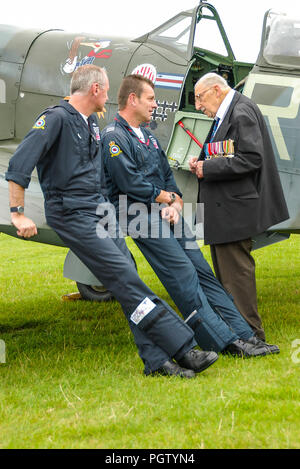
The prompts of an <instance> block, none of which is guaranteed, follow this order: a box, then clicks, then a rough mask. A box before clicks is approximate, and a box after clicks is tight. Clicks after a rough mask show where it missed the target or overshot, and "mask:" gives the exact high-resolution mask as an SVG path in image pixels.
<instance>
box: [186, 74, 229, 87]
mask: <svg viewBox="0 0 300 469" xmlns="http://www.w3.org/2000/svg"><path fill="white" fill-rule="evenodd" d="M200 84H201V85H202V84H204V85H205V86H207V87H210V86H214V85H219V86H220V88H221V89H227V88H230V86H229V85H228V83H227V81H226V80H225V79H224V78H223V77H221V76H220V75H218V74H217V73H207V74H206V75H203V76H202V77H201V78H200V80H198V81H197V83H196V85H195V89H196V88H197V87H198V86H199V85H200Z"/></svg>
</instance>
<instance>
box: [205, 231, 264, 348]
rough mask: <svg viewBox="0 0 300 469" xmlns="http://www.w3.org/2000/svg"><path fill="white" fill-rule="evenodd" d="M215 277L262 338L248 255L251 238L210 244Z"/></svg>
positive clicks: (254, 281) (254, 285)
mask: <svg viewBox="0 0 300 469" xmlns="http://www.w3.org/2000/svg"><path fill="white" fill-rule="evenodd" d="M210 250H211V257H212V261H213V265H214V269H215V274H216V277H217V279H218V280H219V281H220V282H221V284H222V285H223V287H224V288H225V290H227V291H228V293H230V294H231V295H232V296H233V299H234V302H235V304H236V306H237V308H238V310H239V311H240V313H241V314H242V316H243V317H244V318H245V320H246V321H247V322H248V324H249V325H250V327H251V328H252V329H253V331H254V332H255V333H256V334H257V336H258V337H259V338H260V339H262V340H265V332H264V329H263V326H262V320H261V318H260V316H259V314H258V308H257V294H256V279H255V261H254V259H253V257H252V255H251V250H252V240H251V239H246V240H242V241H238V242H234V243H226V244H215V245H212V246H211V247H210Z"/></svg>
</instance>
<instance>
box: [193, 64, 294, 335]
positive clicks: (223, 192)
mask: <svg viewBox="0 0 300 469" xmlns="http://www.w3.org/2000/svg"><path fill="white" fill-rule="evenodd" d="M195 100H196V109H197V110H198V111H202V112H203V113H204V114H206V115H207V116H208V117H213V118H214V122H213V124H212V127H211V130H210V132H209V134H208V136H207V139H206V142H205V145H204V149H203V151H202V152H201V155H200V158H199V160H198V159H197V158H193V159H191V161H190V169H191V171H192V172H194V173H195V174H196V175H197V177H198V178H199V193H198V202H199V203H203V204H204V239H205V243H206V244H210V246H211V255H212V259H213V264H214V268H215V273H216V276H217V278H218V279H219V280H220V282H221V283H222V285H223V286H224V288H225V289H226V290H227V291H228V292H229V293H231V294H232V296H233V298H234V302H235V304H236V306H237V308H238V309H239V311H240V312H241V314H242V315H243V316H244V318H245V319H246V320H247V322H248V323H249V325H250V326H251V327H252V329H253V330H254V331H255V333H256V335H257V336H258V337H259V338H260V339H262V340H265V332H264V329H263V327H262V321H261V318H260V316H259V314H258V310H257V299H256V281H255V262H254V259H253V257H252V256H251V249H252V237H254V236H255V235H258V234H260V233H263V232H264V231H265V230H266V229H267V228H269V227H270V226H272V225H275V224H277V223H279V222H281V221H283V220H286V219H287V218H288V217H289V215H288V211H287V206H286V203H285V199H284V195H283V191H282V187H281V183H280V179H279V175H278V171H277V168H276V163H275V157H274V153H273V149H272V145H271V141H270V138H269V134H268V130H267V127H266V124H265V121H264V118H263V116H262V114H261V112H260V110H259V108H258V107H257V106H256V104H254V103H253V102H252V101H251V100H250V99H249V98H247V97H246V96H243V95H241V94H240V93H238V92H236V91H234V90H232V89H231V88H230V87H229V86H228V84H227V82H226V81H225V80H224V79H223V78H222V77H220V76H219V75H217V74H215V73H209V74H207V75H204V76H203V77H202V78H201V79H200V80H199V81H198V83H197V84H196V86H195ZM212 142H213V143H215V142H219V143H216V144H215V145H210V143H212ZM218 149H221V151H220V152H219V150H218ZM226 149H227V150H226ZM222 156H223V157H222Z"/></svg>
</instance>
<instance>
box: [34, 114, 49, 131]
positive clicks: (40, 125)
mask: <svg viewBox="0 0 300 469" xmlns="http://www.w3.org/2000/svg"><path fill="white" fill-rule="evenodd" d="M45 119H46V116H41V117H40V118H39V120H37V121H36V123H35V124H34V126H33V127H32V128H33V129H45V125H46V121H45Z"/></svg>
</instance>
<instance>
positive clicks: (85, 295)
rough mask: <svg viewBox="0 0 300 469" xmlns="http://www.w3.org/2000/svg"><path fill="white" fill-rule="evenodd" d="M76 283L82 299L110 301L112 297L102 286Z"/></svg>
mask: <svg viewBox="0 0 300 469" xmlns="http://www.w3.org/2000/svg"><path fill="white" fill-rule="evenodd" d="M130 254H131V257H132V260H133V262H134V265H135V268H136V270H137V265H136V262H135V258H134V257H133V255H132V253H130ZM76 284H77V288H78V291H79V293H80V295H81V297H82V299H83V300H86V301H98V302H103V301H110V300H113V299H114V296H113V295H112V293H111V292H110V291H109V290H107V289H106V288H105V287H103V286H101V287H95V286H93V285H85V284H83V283H79V282H76Z"/></svg>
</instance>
